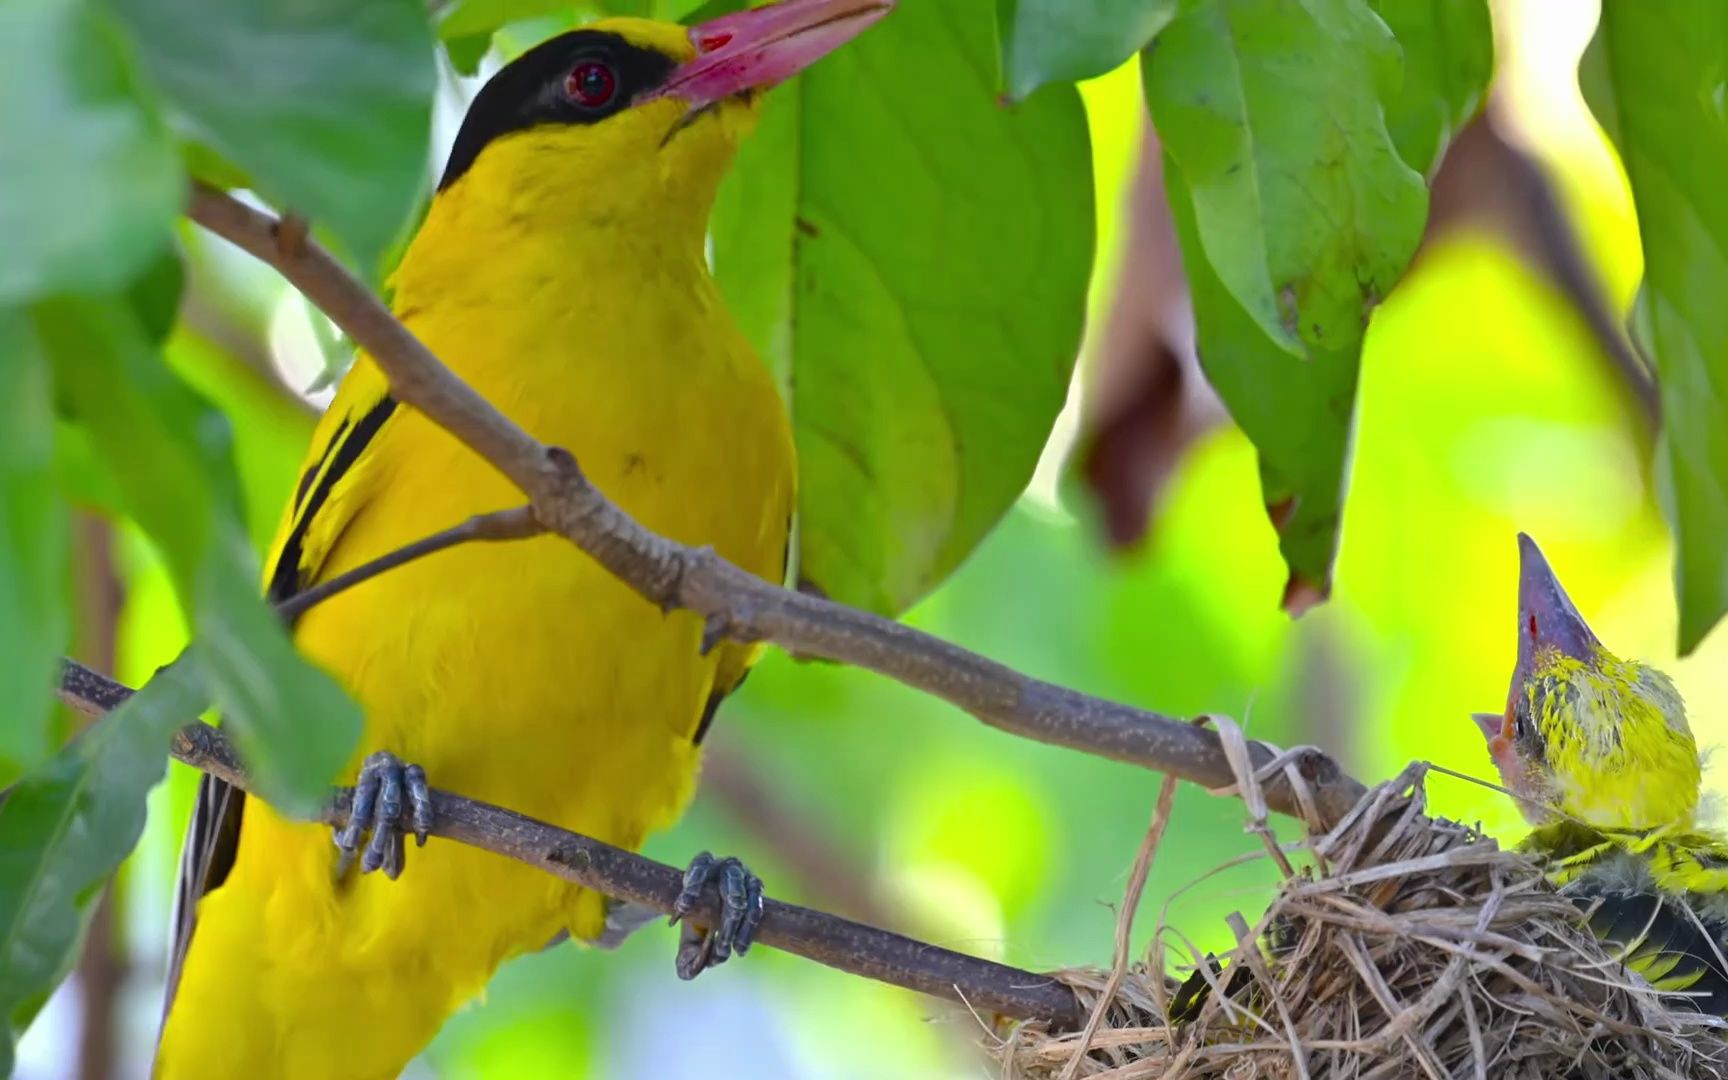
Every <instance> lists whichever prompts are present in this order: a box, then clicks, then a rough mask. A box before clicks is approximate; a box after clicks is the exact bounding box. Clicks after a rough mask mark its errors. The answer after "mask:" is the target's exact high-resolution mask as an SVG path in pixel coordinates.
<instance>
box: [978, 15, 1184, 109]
mask: <svg viewBox="0 0 1728 1080" xmlns="http://www.w3.org/2000/svg"><path fill="white" fill-rule="evenodd" d="M1184 3H1186V4H1188V6H1192V3H1193V0H1002V2H1001V8H1002V66H1003V69H1004V70H1003V73H1002V74H1003V81H1004V82H1005V83H1006V84H1007V89H1008V94H1009V96H1010V97H1012V98H1014V99H1015V100H1017V101H1018V100H1021V99H1023V98H1025V97H1026V96H1027V95H1028V94H1030V93H1032V91H1034V90H1036V89H1038V88H1039V87H1040V86H1043V85H1044V84H1045V83H1051V82H1061V81H1068V82H1073V81H1076V80H1079V79H1090V78H1092V77H1093V76H1095V75H1102V74H1104V73H1105V72H1106V71H1112V70H1114V69H1115V68H1116V67H1117V66H1118V65H1120V64H1121V63H1122V62H1123V61H1125V60H1127V59H1128V58H1129V57H1130V56H1133V55H1134V54H1135V53H1137V52H1139V51H1140V50H1141V49H1142V48H1144V47H1145V46H1146V43H1147V42H1149V41H1151V40H1152V39H1153V38H1154V37H1155V36H1157V34H1158V31H1160V30H1162V29H1164V27H1165V26H1166V25H1168V24H1169V22H1170V20H1171V19H1174V18H1175V17H1176V13H1177V10H1178V9H1179V8H1180V7H1182V6H1183V5H1184Z"/></svg>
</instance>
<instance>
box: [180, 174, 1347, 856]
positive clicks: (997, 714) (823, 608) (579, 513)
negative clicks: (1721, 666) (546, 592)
mask: <svg viewBox="0 0 1728 1080" xmlns="http://www.w3.org/2000/svg"><path fill="white" fill-rule="evenodd" d="M188 214H189V215H190V216H191V217H192V219H193V220H195V221H197V222H198V223H199V224H200V225H202V226H204V227H205V228H206V229H209V230H210V231H211V232H213V233H216V234H217V235H219V236H222V237H224V238H226V239H228V240H229V241H231V242H233V243H234V244H236V245H238V246H239V247H241V248H243V249H244V250H246V251H248V252H250V253H251V254H253V255H255V256H257V257H258V258H259V259H262V260H263V261H265V262H267V263H269V264H270V265H272V266H274V267H275V268H276V269H277V270H278V271H279V272H280V273H281V274H282V275H283V277H285V278H287V279H288V281H289V282H290V283H292V284H293V285H294V286H295V287H296V288H297V289H299V290H300V292H301V293H303V294H304V295H305V296H306V297H307V298H308V299H310V300H311V301H312V302H313V303H314V304H316V305H317V306H318V307H319V308H320V309H321V310H322V311H323V312H324V313H325V314H326V315H328V316H329V317H330V318H331V320H332V321H334V322H335V323H336V324H337V325H338V326H340V327H341V328H342V330H343V331H344V332H345V333H346V334H347V335H348V336H349V338H350V339H352V340H353V341H354V342H355V344H357V345H358V346H359V347H360V348H362V349H364V350H365V351H366V352H367V354H368V355H370V356H371V357H372V359H373V360H374V361H375V362H376V363H377V364H378V366H379V367H380V369H382V370H383V372H384V374H385V376H386V377H387V378H388V379H389V381H390V386H391V391H392V393H393V394H394V395H395V396H396V398H397V399H398V400H399V401H402V402H403V403H405V404H407V405H408V406H410V407H412V408H415V409H418V410H419V411H420V412H422V413H424V414H425V415H426V416H427V417H428V418H429V419H431V420H432V421H433V422H434V423H437V424H438V425H439V426H441V427H443V428H444V429H445V430H447V431H449V432H450V433H451V434H452V435H454V436H456V437H457V438H458V439H460V440H461V441H462V442H464V443H465V444H467V445H468V447H469V448H470V449H472V450H473V451H474V452H475V453H477V454H479V455H480V456H481V457H483V458H485V459H486V460H487V461H488V462H490V463H491V464H492V465H493V466H494V467H495V468H497V469H498V470H499V471H500V472H501V473H503V474H504V475H505V476H506V477H508V478H509V479H510V480H511V481H512V482H513V483H514V484H515V485H516V486H517V487H519V488H520V489H521V490H522V491H523V493H524V494H525V495H527V496H528V499H529V502H530V504H531V506H532V508H533V513H534V516H535V518H536V519H537V520H538V522H539V523H540V525H541V526H543V527H544V528H545V529H546V530H547V531H549V532H555V533H557V534H559V535H561V536H563V537H565V538H566V539H568V540H570V541H571V542H572V543H574V544H575V545H576V546H577V547H579V548H581V549H582V550H583V551H585V552H587V553H588V555H589V556H591V557H592V558H594V559H595V560H597V561H598V562H599V563H601V565H603V566H605V567H606V568H607V569H608V570H610V571H611V572H612V573H613V574H615V575H617V576H618V577H619V578H621V579H622V580H623V581H625V582H626V583H628V584H629V585H630V586H631V587H632V588H634V589H636V590H637V591H638V592H639V593H641V594H642V595H643V596H644V597H646V598H647V599H649V600H651V601H653V602H654V603H656V604H659V605H660V606H661V607H663V608H666V609H668V610H670V609H673V608H686V609H689V610H691V611H694V612H696V613H698V614H700V615H701V616H703V617H704V618H705V619H706V620H707V622H708V627H709V636H710V638H711V639H718V638H721V637H728V638H733V639H736V640H739V641H771V642H773V643H775V644H777V645H779V646H781V647H782V648H785V649H787V650H790V651H792V652H794V653H798V654H801V655H806V656H818V657H823V658H825V659H829V660H835V661H839V662H842V663H846V664H851V665H853V666H856V667H863V668H868V669H870V670H872V671H875V672H878V673H880V674H882V675H886V676H888V677H889V678H892V679H896V680H898V681H900V682H902V683H905V684H906V685H908V686H912V687H915V688H917V689H919V690H923V691H925V692H926V693H929V694H933V695H935V696H937V697H940V698H942V699H943V700H945V701H948V702H950V703H951V704H953V705H955V706H958V707H959V708H961V709H963V710H965V711H966V712H968V713H971V714H972V715H973V716H974V717H976V718H978V719H979V720H981V721H983V722H984V723H986V724H989V725H991V726H993V727H996V728H1000V729H1001V730H1003V731H1007V732H1010V733H1012V734H1015V735H1020V736H1022V737H1025V738H1030V739H1036V740H1038V741H1040V742H1046V743H1052V744H1055V745H1058V746H1067V747H1070V748H1072V749H1076V750H1082V751H1085V752H1087V753H1091V754H1097V755H1100V756H1103V757H1108V758H1113V759H1115V760H1117V761H1124V762H1128V763H1130V764H1135V765H1140V766H1143V767H1146V768H1149V769H1154V770H1156V771H1158V772H1163V773H1168V774H1170V775H1173V776H1176V777H1179V778H1181V779H1184V780H1189V781H1192V782H1194V783H1198V784H1201V785H1203V786H1205V787H1208V788H1222V787H1228V786H1230V785H1232V784H1233V783H1234V782H1235V777H1234V774H1233V773H1232V770H1231V768H1230V765H1229V762H1228V760H1227V759H1226V757H1225V754H1224V749H1223V745H1222V743H1221V742H1220V741H1219V738H1218V736H1217V735H1216V734H1215V733H1213V732H1211V731H1209V730H1206V729H1203V728H1199V727H1196V726H1194V725H1191V724H1187V723H1184V722H1181V721H1179V720H1176V719H1174V718H1171V717H1168V716H1163V715H1160V714H1158V713H1154V712H1149V711H1147V710H1144V709H1137V708H1134V707H1132V706H1129V705H1124V704H1120V703H1117V702H1113V701H1108V700H1105V699H1103V698H1097V697H1092V696H1090V695H1087V694H1082V693H1079V692H1078V691H1075V690H1070V689H1067V688H1065V687H1061V686H1057V685H1055V684H1053V683H1048V682H1044V681H1041V680H1038V679H1033V678H1030V677H1028V676H1026V675H1023V674H1021V673H1019V672H1017V671H1014V670H1012V669H1010V668H1008V667H1005V666H1004V665H1002V664H998V663H995V662H994V661H991V660H988V659H986V658H985V657H982V656H980V655H978V654H977V653H973V652H970V651H968V650H966V649H963V648H960V647H959V646H957V645H954V644H952V643H950V642H947V641H943V640H942V639H940V638H936V637H933V636H931V635H929V634H926V633H924V632H922V631H919V630H916V629H913V628H911V627H908V626H904V625H901V624H900V623H896V622H894V621H892V620H889V619H884V618H881V617H879V616H876V615H872V614H869V613H867V612H863V611H859V610H857V609H854V608H850V607H846V606H844V605H840V604H835V603H831V602H829V601H827V600H823V599H820V598H817V597H813V596H809V595H806V594H803V593H798V592H793V591H791V590H788V589H783V588H780V587H779V586H776V585H772V584H769V583H768V582H765V581H763V580H761V579H760V578H757V577H755V576H754V575H752V574H749V573H747V572H745V571H744V570H741V569H739V568H738V567H736V566H733V565H732V564H731V563H728V562H726V561H725V560H723V559H721V558H719V557H718V556H717V555H715V554H714V553H713V551H711V550H709V549H706V548H691V547H686V546H684V545H681V544H676V543H673V542H671V541H669V540H666V539H665V538H663V537H660V536H657V535H655V534H653V533H651V532H649V531H648V530H646V529H644V528H643V527H642V526H641V525H640V524H639V523H637V522H636V521H635V520H634V519H632V518H631V517H630V516H629V515H628V514H626V513H625V512H624V511H623V510H622V509H621V508H619V507H618V506H617V505H616V504H614V503H612V502H611V501H610V500H608V499H607V498H606V497H605V496H604V495H603V494H602V493H601V492H600V491H599V490H597V489H596V488H595V487H594V486H593V485H592V484H590V483H589V482H588V480H587V478H586V477H585V476H584V475H583V474H582V470H581V469H580V467H579V466H578V465H577V463H576V460H575V458H574V457H572V456H571V455H570V454H569V453H568V452H567V451H565V450H563V449H561V448H559V447H550V446H547V445H545V444H543V443H541V442H540V441H538V440H537V439H535V438H534V437H533V436H531V435H529V434H528V432H526V431H525V430H523V429H522V428H521V427H520V426H518V425H517V424H516V423H515V422H514V421H512V420H511V419H510V418H509V417H507V416H505V415H504V414H503V413H501V412H499V411H498V410H497V409H496V408H495V407H493V406H492V405H491V404H490V403H489V402H487V401H486V400H485V399H483V398H481V397H480V396H479V395H478V394H477V393H475V392H474V390H473V389H472V388H470V387H469V386H467V384H465V383H463V382H462V381H461V380H460V379H458V378H457V377H456V376H455V374H453V373H452V372H451V371H450V370H449V369H448V368H447V367H445V366H444V365H443V364H442V363H441V362H440V361H439V360H438V358H437V357H435V356H433V355H432V353H431V352H430V351H429V350H428V349H427V348H426V347H425V345H423V344H422V343H421V342H420V341H419V340H418V339H417V338H415V337H414V335H413V333H412V332H410V331H409V330H408V328H407V327H405V326H403V324H402V323H401V322H400V321H398V320H397V319H396V318H395V317H394V316H393V315H391V314H390V312H389V311H388V310H387V309H386V308H385V307H384V306H383V305H382V304H381V303H380V302H379V301H378V300H377V298H376V297H374V296H373V295H372V294H371V293H370V292H369V291H368V290H367V289H366V288H365V287H364V286H363V285H361V284H360V283H359V282H358V281H356V280H355V279H354V278H353V277H352V276H350V275H349V274H348V273H347V271H346V270H344V269H343V268H342V266H341V265H340V264H339V263H338V262H336V260H335V259H333V258H332V257H331V256H330V255H329V254H328V253H327V252H325V251H324V250H323V249H322V248H320V247H319V246H318V245H316V244H314V243H311V242H301V238H300V237H298V236H296V237H294V238H293V239H294V241H295V242H291V243H284V242H282V237H280V236H279V225H280V222H279V220H278V219H276V218H275V217H272V216H271V215H269V214H266V213H263V212H260V211H258V210H255V209H253V208H251V207H249V206H247V205H245V204H244V203H242V202H240V201H239V200H237V199H235V198H233V197H232V196H230V195H227V194H225V193H223V192H220V191H217V190H215V189H213V188H210V187H207V186H204V185H195V186H194V187H193V190H192V195H191V201H190V205H189V208H188ZM1249 750H1250V754H1251V757H1252V760H1253V764H1254V765H1255V767H1256V768H1259V767H1261V766H1264V765H1266V764H1267V763H1268V762H1270V761H1271V760H1272V759H1273V757H1274V754H1273V751H1272V750H1271V748H1269V747H1267V746H1265V745H1264V744H1260V743H1251V744H1250V746H1249ZM1295 767H1296V769H1297V770H1298V771H1299V772H1300V774H1301V776H1302V778H1303V780H1304V781H1305V782H1306V784H1307V786H1308V788H1309V789H1310V790H1311V791H1312V793H1313V797H1314V806H1313V810H1314V811H1315V812H1316V816H1317V820H1316V821H1315V822H1313V823H1314V824H1317V825H1318V826H1320V827H1321V828H1323V829H1324V828H1330V827H1331V826H1332V825H1334V824H1336V823H1337V822H1338V821H1339V820H1340V819H1341V818H1342V817H1343V816H1344V815H1345V814H1346V813H1348V811H1349V810H1350V808H1351V807H1352V806H1354V805H1355V804H1356V801H1357V800H1358V799H1359V798H1361V796H1362V795H1363V794H1364V793H1365V790H1366V789H1365V788H1364V787H1363V786H1362V784H1361V783H1360V782H1358V781H1356V780H1354V779H1353V778H1351V777H1350V776H1348V775H1346V774H1345V773H1344V772H1343V770H1341V769H1340V768H1339V767H1338V765H1337V763H1336V762H1334V761H1333V760H1332V759H1331V758H1329V757H1327V756H1326V755H1324V754H1321V753H1320V752H1318V751H1305V752H1302V753H1300V754H1298V755H1297V756H1296V760H1295ZM1265 789H1266V796H1267V800H1268V803H1269V805H1270V806H1271V807H1272V809H1274V810H1277V811H1279V812H1281V813H1284V814H1289V815H1291V816H1294V817H1299V818H1300V817H1304V808H1303V807H1302V806H1301V805H1299V804H1298V801H1297V798H1296V795H1295V792H1294V791H1293V790H1292V789H1291V787H1290V785H1289V784H1288V783H1286V782H1285V780H1284V779H1283V778H1282V777H1273V778H1271V779H1269V780H1268V782H1267V783H1266V785H1265Z"/></svg>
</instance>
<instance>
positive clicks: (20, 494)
mask: <svg viewBox="0 0 1728 1080" xmlns="http://www.w3.org/2000/svg"><path fill="white" fill-rule="evenodd" d="M34 337H35V335H34V334H33V333H32V332H31V329H30V323H29V320H28V318H27V317H26V316H25V315H24V313H23V312H21V311H17V310H13V309H8V308H4V307H0V658H4V659H0V703H3V704H0V709H4V710H5V711H4V715H0V783H5V782H6V781H9V780H10V779H12V778H13V777H14V776H16V775H18V773H19V772H20V771H21V770H22V769H24V768H26V767H29V766H31V765H35V764H37V763H38V762H40V761H41V760H42V759H43V758H44V757H45V756H47V753H48V748H49V743H48V705H49V703H50V702H51V701H52V700H53V687H54V670H55V663H56V660H55V658H56V657H57V656H58V655H59V654H60V652H61V650H63V649H64V648H65V645H66V635H67V613H66V574H67V568H66V546H67V542H68V535H67V529H66V508H65V506H64V505H63V504H62V502H61V500H60V496H59V493H58V490H57V487H56V484H55V478H54V409H53V402H52V401H51V400H50V395H49V389H48V368H47V364H46V363H45V362H44V361H43V359H42V356H41V353H40V351H39V350H38V349H37V348H36V345H35V340H34Z"/></svg>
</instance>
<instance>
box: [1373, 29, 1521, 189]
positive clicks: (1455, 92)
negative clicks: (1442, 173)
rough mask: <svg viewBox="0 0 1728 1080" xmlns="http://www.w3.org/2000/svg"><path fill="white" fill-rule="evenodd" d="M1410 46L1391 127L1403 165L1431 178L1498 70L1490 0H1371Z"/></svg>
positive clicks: (1389, 115) (1393, 100)
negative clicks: (1447, 146) (1489, 5)
mask: <svg viewBox="0 0 1728 1080" xmlns="http://www.w3.org/2000/svg"><path fill="white" fill-rule="evenodd" d="M1372 3H1373V5H1374V10H1375V11H1377V12H1378V13H1379V14H1380V17H1381V18H1382V19H1384V20H1385V21H1386V25H1387V26H1389V27H1391V28H1392V33H1393V34H1395V35H1397V38H1398V44H1399V45H1400V46H1401V47H1402V48H1403V50H1404V79H1403V81H1402V82H1401V83H1400V84H1399V87H1398V92H1397V93H1396V94H1395V95H1393V96H1391V97H1390V98H1388V99H1387V101H1386V126H1387V127H1388V128H1390V129H1391V132H1392V141H1393V142H1394V143H1396V144H1397V146H1398V153H1399V154H1400V155H1401V156H1402V157H1403V158H1404V163H1405V164H1407V165H1409V166H1410V167H1411V168H1412V169H1415V170H1416V171H1417V172H1419V173H1422V174H1423V175H1425V176H1431V175H1432V174H1433V171H1434V169H1436V168H1438V167H1439V165H1440V156H1441V154H1442V153H1443V152H1444V151H1445V149H1446V144H1447V143H1449V142H1451V141H1452V137H1453V136H1454V135H1456V134H1457V133H1458V129H1459V128H1460V127H1462V126H1463V125H1464V122H1465V121H1467V120H1469V119H1470V118H1471V117H1472V116H1475V115H1476V113H1477V111H1478V110H1479V109H1481V108H1482V102H1483V100H1484V99H1485V98H1486V97H1487V94H1488V79H1489V78H1490V77H1491V76H1492V75H1493V74H1494V26H1493V22H1492V20H1491V18H1490V16H1489V13H1488V0H1372Z"/></svg>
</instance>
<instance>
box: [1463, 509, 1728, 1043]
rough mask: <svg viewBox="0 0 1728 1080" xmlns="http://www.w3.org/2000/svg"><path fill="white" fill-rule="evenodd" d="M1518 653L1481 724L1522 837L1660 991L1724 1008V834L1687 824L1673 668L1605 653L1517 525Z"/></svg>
mask: <svg viewBox="0 0 1728 1080" xmlns="http://www.w3.org/2000/svg"><path fill="white" fill-rule="evenodd" d="M1518 544H1519V555H1520V559H1519V563H1520V568H1519V582H1518V662H1517V665H1516V666H1515V668H1514V669H1513V673H1512V686H1511V691H1510V693H1509V694H1508V697H1507V704H1506V710H1505V712H1503V713H1485V714H1478V715H1477V717H1476V720H1477V724H1478V726H1479V727H1480V728H1481V729H1482V733H1483V735H1484V736H1485V737H1486V738H1487V740H1488V749H1489V753H1490V755H1491V756H1492V757H1493V759H1494V763H1495V765H1496V766H1497V767H1498V768H1499V770H1500V775H1501V778H1502V780H1504V782H1505V784H1506V786H1507V788H1508V789H1510V790H1511V791H1513V792H1514V793H1515V794H1516V795H1517V796H1518V797H1519V806H1520V808H1521V809H1522V810H1523V812H1524V815H1525V817H1526V818H1527V819H1528V820H1529V821H1530V822H1531V824H1532V825H1534V826H1536V828H1535V829H1534V831H1532V832H1531V833H1530V835H1529V836H1528V837H1527V838H1526V839H1525V840H1524V841H1523V842H1522V843H1521V844H1520V845H1519V847H1520V850H1522V851H1525V852H1526V853H1528V854H1530V855H1532V856H1534V857H1536V858H1537V859H1539V860H1540V861H1541V862H1542V864H1543V866H1544V868H1545V872H1546V874H1547V877H1548V880H1549V882H1550V883H1551V884H1553V885H1554V887H1555V888H1556V889H1558V890H1559V891H1560V892H1561V893H1562V894H1563V895H1565V896H1567V897H1570V898H1571V899H1572V900H1573V902H1575V903H1576V904H1577V905H1578V906H1579V907H1580V908H1581V909H1583V910H1584V911H1585V912H1586V913H1587V918H1588V921H1589V924H1590V927H1591V929H1592V931H1594V932H1595V933H1596V935H1597V936H1598V937H1600V938H1601V939H1603V940H1604V941H1605V942H1607V943H1609V944H1610V945H1612V946H1614V949H1613V950H1612V951H1613V952H1615V953H1616V954H1617V955H1618V956H1619V957H1620V958H1621V959H1622V961H1623V962H1624V963H1625V965H1626V966H1627V967H1628V968H1630V969H1631V970H1633V971H1636V972H1638V973H1639V974H1640V975H1642V976H1643V977H1644V978H1645V979H1646V980H1647V981H1648V982H1649V983H1650V984H1651V985H1652V986H1654V987H1656V988H1657V989H1658V990H1664V991H1669V992H1672V993H1675V994H1678V995H1683V997H1682V998H1681V1000H1684V1001H1686V1002H1689V1003H1690V1004H1692V1005H1694V1006H1695V1007H1697V1008H1699V1009H1702V1010H1704V1011H1707V1012H1710V1013H1713V1014H1716V1015H1724V1014H1728V959H1725V957H1724V951H1725V949H1728V840H1725V839H1724V838H1722V837H1721V836H1719V835H1717V834H1715V833H1713V832H1711V831H1709V830H1706V829H1703V828H1701V827H1699V826H1697V825H1696V824H1695V823H1694V819H1695V817H1696V814H1697V809H1698V799H1699V789H1700V782H1701V770H1700V761H1699V756H1698V747H1697V744H1696V743H1695V742H1694V740H1693V737H1692V731H1691V728H1690V727H1689V726H1688V724H1687V722H1686V708H1685V705H1684V703H1683V702H1682V701H1681V698H1680V694H1679V692H1678V691H1676V690H1675V688H1674V684H1673V683H1672V682H1671V681H1669V679H1668V677H1667V676H1666V675H1664V674H1662V673H1661V672H1660V671H1657V670H1656V669H1655V668H1652V667H1648V666H1646V665H1643V664H1639V663H1635V662H1631V661H1626V660H1621V659H1619V658H1617V657H1615V656H1614V655H1613V654H1611V653H1609V652H1608V650H1607V649H1605V648H1604V647H1603V646H1602V643H1601V642H1600V641H1598V640H1597V638H1596V635H1595V634H1594V633H1593V632H1592V631H1591V630H1590V627H1589V625H1588V624H1587V623H1585V621H1584V618H1583V616H1581V615H1579V614H1578V610H1577V608H1575V607H1574V606H1573V604H1572V601H1571V599H1570V598H1569V597H1568V596H1567V595H1566V591H1565V589H1564V588H1562V587H1561V585H1560V581H1559V579H1558V578H1557V577H1555V575H1554V571H1553V570H1552V569H1551V568H1550V567H1549V565H1548V561H1547V560H1546V559H1544V558H1543V557H1542V552H1541V550H1540V549H1539V548H1537V546H1536V543H1535V541H1533V540H1531V539H1530V537H1528V536H1525V535H1523V534H1520V535H1519V537H1518Z"/></svg>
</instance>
